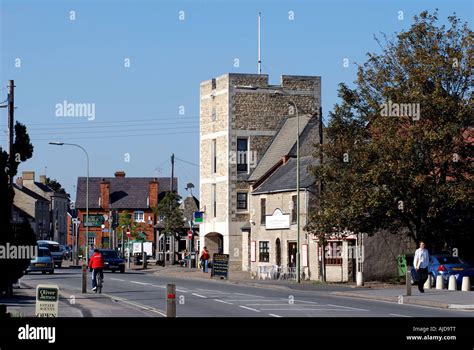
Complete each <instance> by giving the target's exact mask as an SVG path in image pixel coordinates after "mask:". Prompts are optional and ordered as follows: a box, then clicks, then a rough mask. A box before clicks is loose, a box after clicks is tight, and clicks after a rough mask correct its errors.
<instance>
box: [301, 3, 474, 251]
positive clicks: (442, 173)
mask: <svg viewBox="0 0 474 350" xmlns="http://www.w3.org/2000/svg"><path fill="white" fill-rule="evenodd" d="M448 23H449V27H448V28H446V26H444V25H441V26H438V18H437V13H436V12H435V13H434V14H429V13H428V12H426V11H425V12H422V13H421V14H420V15H418V16H415V17H414V23H413V24H412V26H411V27H410V29H409V30H408V31H403V32H401V33H399V34H397V35H396V38H395V39H388V38H387V37H386V36H384V41H383V42H382V41H381V40H379V39H376V40H377V41H378V43H379V44H380V46H381V48H382V53H380V54H375V53H370V54H368V60H367V62H365V63H364V64H363V65H361V66H359V67H358V73H357V80H356V81H355V87H354V88H353V89H350V88H348V87H347V86H345V85H344V84H340V86H339V97H340V98H341V102H340V103H339V104H337V105H336V106H335V107H334V110H333V111H332V112H331V113H330V121H329V124H328V127H327V130H326V131H327V135H328V141H327V143H326V144H324V145H323V146H321V147H320V146H318V145H316V148H317V150H316V152H315V154H317V155H318V156H319V153H318V152H319V151H322V153H323V155H324V163H323V164H322V165H321V166H314V167H313V168H312V171H313V173H314V175H315V177H316V179H317V180H318V181H322V182H323V183H324V192H323V193H322V195H321V198H320V203H319V206H318V208H317V210H315V211H313V212H312V213H311V215H310V220H309V224H308V226H307V229H308V230H309V231H310V232H312V233H314V234H316V235H328V234H332V233H340V232H343V231H344V230H350V231H352V232H355V233H368V234H375V233H376V232H379V231H380V230H381V229H384V230H387V231H388V232H392V233H398V232H401V231H406V232H407V233H408V234H409V235H410V236H411V237H413V239H414V240H415V241H419V240H425V241H427V243H428V244H429V245H431V247H433V248H435V250H441V249H446V248H453V247H461V246H466V247H467V246H469V245H468V244H470V246H472V244H473V243H474V237H473V235H472V233H471V232H470V231H471V229H470V228H471V227H472V226H473V218H472V212H473V200H474V199H473V198H474V196H473V187H472V159H473V135H474V133H473V128H472V127H473V111H472V89H471V88H470V78H471V67H472V66H473V63H474V62H473V58H472V57H474V55H473V54H474V49H473V46H472V41H471V37H472V31H471V30H470V29H469V27H468V25H467V24H466V23H464V24H462V23H461V21H460V20H459V19H458V18H457V17H455V16H450V17H448ZM466 253H467V254H469V253H471V254H472V252H467V251H466Z"/></svg>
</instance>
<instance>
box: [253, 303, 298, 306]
mask: <svg viewBox="0 0 474 350" xmlns="http://www.w3.org/2000/svg"><path fill="white" fill-rule="evenodd" d="M245 305H249V306H288V305H293V304H290V303H286V304H269V303H267V304H245ZM294 305H296V304H294ZM300 306H303V305H300Z"/></svg>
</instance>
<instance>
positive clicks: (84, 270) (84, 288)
mask: <svg viewBox="0 0 474 350" xmlns="http://www.w3.org/2000/svg"><path fill="white" fill-rule="evenodd" d="M82 293H87V266H86V264H82Z"/></svg>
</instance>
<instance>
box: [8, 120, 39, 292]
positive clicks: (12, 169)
mask: <svg viewBox="0 0 474 350" xmlns="http://www.w3.org/2000/svg"><path fill="white" fill-rule="evenodd" d="M14 129H15V138H14V143H13V148H12V151H13V152H12V154H11V155H10V157H9V155H8V153H7V152H5V151H4V150H3V149H2V148H1V147H0V198H1V200H0V245H2V246H4V247H5V246H6V243H9V244H10V246H13V245H15V246H22V245H35V244H36V237H35V234H34V232H33V230H32V229H31V227H30V225H29V224H28V223H27V222H24V223H20V224H17V225H13V224H12V223H11V212H12V209H13V198H14V195H15V194H14V191H13V188H11V187H10V184H9V178H10V176H11V177H13V176H15V175H16V174H17V171H18V165H19V163H20V162H23V161H25V160H27V159H29V158H31V157H32V155H33V145H31V143H30V138H29V136H28V133H27V130H26V127H25V126H24V125H23V124H21V123H18V122H16V124H15V128H14ZM29 263H30V261H29V260H27V259H0V271H2V273H1V274H0V291H3V290H6V291H9V292H11V285H12V283H14V282H15V281H16V280H18V279H19V278H20V277H21V276H23V272H24V271H25V269H26V268H27V267H28V265H29Z"/></svg>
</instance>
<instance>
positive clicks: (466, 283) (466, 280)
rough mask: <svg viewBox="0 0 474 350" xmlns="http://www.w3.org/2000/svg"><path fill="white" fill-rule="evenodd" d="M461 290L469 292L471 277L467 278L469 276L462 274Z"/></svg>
mask: <svg viewBox="0 0 474 350" xmlns="http://www.w3.org/2000/svg"><path fill="white" fill-rule="evenodd" d="M461 290H462V291H463V292H469V291H470V290H471V279H470V278H469V276H464V277H463V278H462V287H461Z"/></svg>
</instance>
